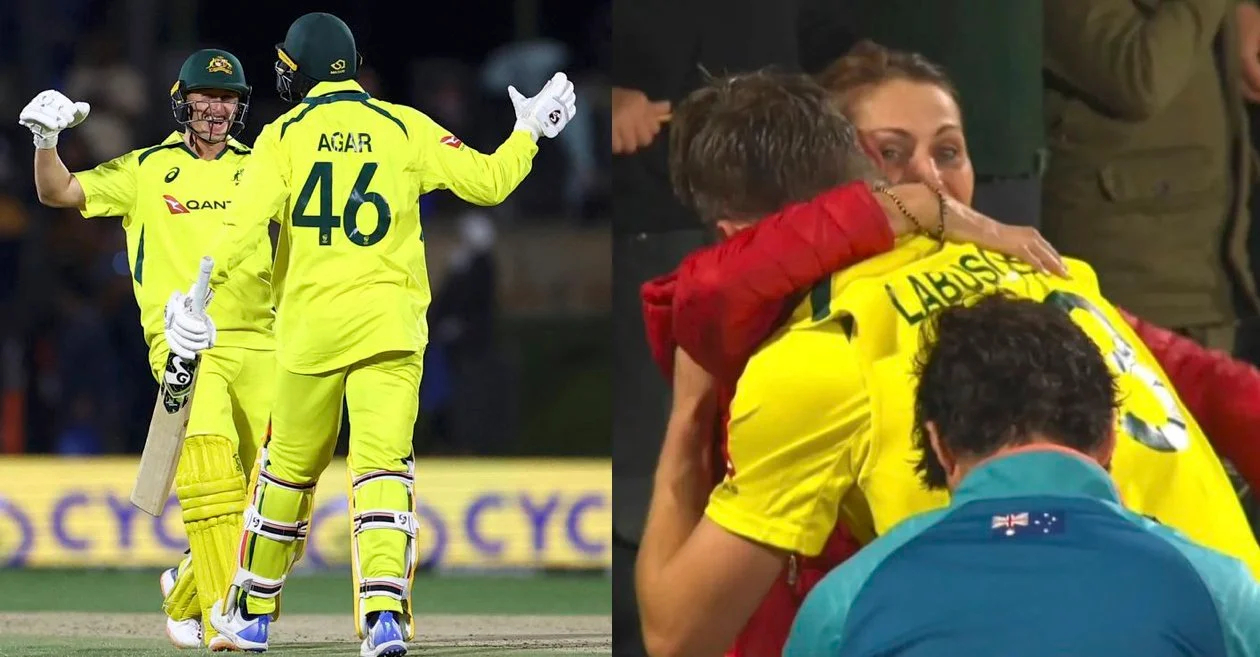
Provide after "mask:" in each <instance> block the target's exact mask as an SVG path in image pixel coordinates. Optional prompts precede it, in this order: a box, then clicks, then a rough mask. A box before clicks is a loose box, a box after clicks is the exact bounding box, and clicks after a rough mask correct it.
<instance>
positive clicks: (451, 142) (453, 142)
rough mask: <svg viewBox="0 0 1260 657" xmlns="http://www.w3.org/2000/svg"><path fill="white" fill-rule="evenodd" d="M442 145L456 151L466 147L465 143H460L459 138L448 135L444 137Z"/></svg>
mask: <svg viewBox="0 0 1260 657" xmlns="http://www.w3.org/2000/svg"><path fill="white" fill-rule="evenodd" d="M442 143H443V144H446V145H447V146H450V147H451V148H455V149H459V148H463V146H464V142H462V141H460V140H459V137H456V136H455V135H447V136H445V137H443V138H442Z"/></svg>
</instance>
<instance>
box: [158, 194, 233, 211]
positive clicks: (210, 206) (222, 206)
mask: <svg viewBox="0 0 1260 657" xmlns="http://www.w3.org/2000/svg"><path fill="white" fill-rule="evenodd" d="M162 200H163V201H166V209H167V210H169V211H170V213H171V214H188V213H189V212H192V211H193V210H226V209H227V207H228V204H229V203H231V201H198V200H197V199H193V200H191V201H188V202H187V203H181V202H180V201H179V199H177V198H175V197H174V196H171V195H170V194H163V195H162Z"/></svg>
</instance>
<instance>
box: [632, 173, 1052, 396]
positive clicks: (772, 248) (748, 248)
mask: <svg viewBox="0 0 1260 657" xmlns="http://www.w3.org/2000/svg"><path fill="white" fill-rule="evenodd" d="M891 192H892V195H888V194H883V193H872V192H871V190H870V188H869V187H867V186H866V185H865V184H864V183H850V184H848V185H844V186H841V187H837V188H835V189H832V190H829V191H827V192H824V193H823V194H821V195H819V196H818V197H816V198H814V199H813V200H811V201H808V202H806V203H799V204H796V205H793V206H791V207H789V208H786V209H784V210H783V211H781V212H779V213H778V214H775V215H771V216H769V217H767V218H765V219H762V220H761V221H759V222H758V223H757V224H756V225H754V226H752V227H750V228H747V229H745V230H743V231H740V232H739V233H738V234H736V235H735V236H734V237H732V238H731V239H729V240H727V241H725V242H723V243H720V244H717V245H715V246H712V247H709V248H707V249H702V250H700V251H697V252H695V253H693V254H691V255H690V256H688V257H687V259H686V260H684V261H683V263H682V265H681V266H680V267H679V268H678V270H677V271H676V272H675V274H674V278H673V279H668V278H667V277H663V278H660V279H656V280H654V281H651V282H649V283H648V284H647V285H645V286H644V287H643V289H642V290H641V296H642V299H643V302H644V313H645V316H647V315H653V314H654V315H657V316H658V317H657V319H656V320H652V319H651V318H649V320H648V321H649V322H651V321H658V322H659V321H661V320H660V318H659V315H660V313H661V301H662V298H663V297H664V295H665V294H666V293H667V292H668V291H669V290H671V289H672V294H673V297H672V299H673V301H672V308H671V312H672V318H671V321H670V325H671V329H672V332H673V338H674V339H675V340H676V341H677V343H678V345H679V346H681V347H682V348H683V349H685V350H687V352H688V353H689V354H691V355H692V357H693V358H695V359H696V362H698V363H700V365H701V366H702V367H704V368H705V369H706V370H708V371H709V372H711V373H713V374H714V375H715V376H717V377H718V379H719V381H722V382H724V383H730V382H733V381H734V380H735V379H736V378H738V376H739V372H740V370H741V369H742V368H743V365H744V362H745V361H746V360H747V359H748V356H749V355H750V354H751V353H752V351H753V350H754V349H755V348H756V347H757V345H759V344H761V342H762V341H763V340H765V339H766V337H768V336H769V334H770V333H771V332H772V331H773V330H774V328H775V326H776V324H777V323H778V321H779V319H780V318H781V316H782V313H783V312H784V304H785V302H786V301H787V300H788V299H789V298H790V297H791V296H792V295H793V294H794V293H796V292H798V291H800V290H804V289H807V288H808V287H810V286H811V285H813V284H814V283H816V282H817V281H818V280H820V279H821V278H822V277H823V276H825V275H826V274H829V273H831V272H835V271H840V270H842V269H845V268H846V267H849V266H852V265H854V264H856V263H858V262H861V261H863V260H865V259H867V258H870V257H872V256H875V255H878V254H880V253H883V252H885V251H888V250H890V249H891V248H892V246H893V241H894V239H895V238H896V237H900V236H902V235H907V234H910V233H913V232H916V231H919V230H924V229H926V230H928V231H929V232H932V231H936V230H939V229H940V226H941V201H940V198H939V197H938V196H937V195H936V194H935V193H934V192H932V191H931V190H930V189H928V188H927V187H926V186H925V185H921V184H907V185H898V186H896V187H893V188H892V189H891ZM946 203H947V205H946V208H947V209H946V211H945V221H944V231H945V237H946V238H947V239H950V240H951V241H956V242H966V243H973V244H977V245H979V246H983V247H986V248H989V249H993V250H996V251H999V252H1002V253H1006V254H1009V255H1014V256H1016V257H1019V258H1022V259H1023V260H1025V261H1027V262H1029V263H1031V264H1033V265H1035V266H1037V267H1039V268H1040V269H1042V270H1043V271H1047V272H1050V273H1055V274H1064V273H1066V269H1064V267H1063V264H1062V261H1061V259H1060V258H1059V256H1058V253H1057V252H1055V251H1054V249H1053V248H1052V247H1051V246H1050V245H1049V243H1047V242H1046V241H1045V240H1044V239H1043V238H1042V237H1041V235H1040V233H1038V232H1037V231H1036V230H1034V229H1031V228H1024V227H1015V226H1004V225H1002V224H999V223H997V222H995V221H994V220H992V219H990V218H988V217H986V216H984V215H982V214H979V213H977V212H975V211H974V210H972V209H971V208H968V207H966V206H964V205H962V204H961V203H958V202H956V201H954V200H953V199H948V198H947V199H946ZM911 216H913V217H915V218H916V219H915V220H914V221H912V220H911V219H910V217H911ZM670 280H672V284H670V283H669V281H670ZM671 285H672V287H671ZM651 331H652V327H651V326H649V335H651ZM653 353H654V354H657V355H663V354H667V353H669V352H668V351H664V350H659V349H656V348H654V349H653ZM658 362H659V358H658Z"/></svg>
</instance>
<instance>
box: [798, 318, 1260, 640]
mask: <svg viewBox="0 0 1260 657" xmlns="http://www.w3.org/2000/svg"><path fill="white" fill-rule="evenodd" d="M927 335H930V336H934V340H933V341H932V342H929V343H925V345H926V346H925V349H924V351H923V352H922V353H921V355H920V358H919V360H918V363H919V376H920V380H919V385H918V393H917V397H916V401H915V416H916V417H915V426H916V441H917V443H918V446H919V447H920V448H921V449H922V452H923V454H922V458H921V460H920V462H919V464H918V468H917V469H918V471H919V473H920V475H921V478H922V479H923V482H924V483H925V484H926V485H927V486H928V487H930V488H943V487H948V488H949V489H950V490H951V491H952V492H953V500H952V503H951V504H950V506H949V507H947V508H945V509H942V510H939V511H932V512H929V513H925V514H921V515H918V516H914V517H912V518H910V519H909V520H906V521H905V522H903V523H901V524H900V525H898V526H896V527H894V528H893V529H892V530H891V531H890V532H888V533H887V534H885V535H884V536H883V537H881V538H879V539H877V540H876V541H874V542H873V543H871V544H870V545H868V546H867V547H866V548H865V549H863V550H862V551H861V552H860V553H858V555H857V556H855V557H853V558H851V559H850V560H849V561H847V562H845V563H844V564H843V565H841V566H840V567H839V568H837V569H836V570H835V571H833V572H832V573H831V574H830V575H828V576H827V577H826V579H824V580H823V581H822V582H821V583H820V584H819V585H818V586H817V587H816V588H815V589H814V590H813V591H812V592H811V593H810V595H809V597H808V598H807V599H806V601H805V604H804V606H803V607H802V609H801V612H800V614H799V615H798V616H797V619H796V621H795V623H794V625H793V628H792V634H791V636H790V638H789V639H788V644H787V648H786V649H785V651H784V655H785V657H814V656H819V655H828V656H831V657H836V656H841V655H843V656H849V655H854V656H859V655H969V656H970V657H983V656H985V655H1009V654H1019V655H1023V656H1025V657H1029V656H1032V657H1036V656H1039V655H1046V656H1049V655H1065V654H1071V655H1074V656H1076V657H1089V656H1094V655H1097V656H1099V657H1101V656H1104V655H1144V656H1146V657H1154V656H1162V655H1168V656H1172V655H1187V654H1191V655H1199V656H1201V657H1251V656H1254V655H1260V585H1258V584H1257V583H1256V581H1255V580H1254V579H1253V578H1252V577H1251V575H1250V573H1249V572H1248V571H1247V569H1246V567H1244V566H1243V564H1242V563H1241V562H1239V561H1237V560H1234V559H1232V558H1229V557H1226V556H1224V555H1222V554H1220V553H1217V552H1215V551H1212V550H1209V549H1207V548H1204V547H1201V546H1198V545H1196V544H1194V543H1191V542H1190V541H1189V540H1188V539H1186V538H1185V537H1184V536H1182V535H1180V534H1178V533H1177V532H1176V531H1174V530H1172V529H1169V528H1167V527H1164V526H1163V525H1160V524H1158V523H1157V522H1155V521H1153V520H1150V519H1148V518H1145V517H1142V516H1139V515H1137V514H1134V513H1132V512H1129V511H1127V510H1125V509H1124V508H1123V507H1122V506H1121V503H1120V499H1119V496H1118V495H1117V493H1116V488H1115V486H1114V484H1113V483H1112V480H1111V477H1110V476H1109V474H1108V472H1107V467H1108V466H1109V464H1110V461H1111V455H1112V452H1113V450H1114V449H1115V441H1116V434H1115V430H1114V427H1115V420H1116V418H1115V415H1114V411H1115V408H1116V387H1115V379H1114V378H1113V375H1112V374H1111V372H1110V370H1109V369H1108V366H1107V364H1106V362H1105V361H1104V360H1103V357H1102V355H1101V354H1100V353H1099V351H1098V349H1097V347H1095V346H1094V344H1093V343H1092V342H1091V341H1090V339H1089V337H1088V336H1087V335H1086V334H1085V333H1084V331H1083V330H1081V329H1080V328H1079V327H1078V326H1077V325H1076V324H1074V323H1073V322H1072V321H1071V320H1070V319H1068V316H1067V314H1066V313H1063V312H1062V311H1061V310H1059V309H1057V308H1055V307H1053V306H1051V305H1047V304H1042V303H1036V302H1033V301H1027V300H1019V299H1012V298H1008V297H1003V296H992V297H987V298H985V299H983V300H981V301H980V302H979V303H977V304H976V305H974V306H972V307H954V308H950V309H947V310H944V311H942V312H940V313H939V314H938V315H937V316H936V318H935V320H934V325H933V327H932V329H931V330H930V332H929V333H928V334H927Z"/></svg>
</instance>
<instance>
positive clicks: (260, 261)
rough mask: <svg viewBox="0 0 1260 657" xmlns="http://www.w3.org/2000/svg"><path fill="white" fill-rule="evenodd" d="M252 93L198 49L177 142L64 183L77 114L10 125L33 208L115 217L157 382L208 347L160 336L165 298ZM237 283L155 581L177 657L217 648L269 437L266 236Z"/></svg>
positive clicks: (181, 274) (72, 108)
mask: <svg viewBox="0 0 1260 657" xmlns="http://www.w3.org/2000/svg"><path fill="white" fill-rule="evenodd" d="M249 97H250V87H249V85H248V84H247V83H246V82H245V71H244V70H243V69H242V68H241V63H240V61H239V60H238V59H237V58H236V56H234V55H233V54H232V53H229V52H227V51H224V50H216V49H208V50H199V51H197V52H195V53H193V54H192V55H189V57H188V59H187V60H185V61H184V64H183V66H182V67H181V68H180V71H179V78H178V79H177V80H176V81H175V84H174V86H173V87H171V93H170V102H171V109H172V111H173V112H174V115H175V121H176V122H177V123H178V124H179V126H180V127H181V128H182V132H172V133H171V135H170V136H169V137H167V138H166V139H165V140H163V141H162V142H161V143H159V144H157V145H155V146H152V147H149V148H143V149H139V150H134V151H131V152H130V153H126V154H124V155H122V156H119V157H117V158H115V159H113V160H110V161H108V162H105V163H104V164H101V165H99V166H97V167H96V168H94V169H90V170H88V171H79V172H76V173H71V172H70V171H69V170H67V168H66V165H65V164H64V163H63V162H62V161H61V158H60V156H59V155H58V154H57V137H58V134H59V133H60V132H61V131H62V130H65V129H67V128H72V127H74V126H76V125H78V124H79V123H81V122H83V120H84V119H86V118H87V116H88V112H89V110H90V107H89V106H88V104H87V103H83V102H72V101H71V100H70V99H69V98H67V97H66V96H64V95H63V94H62V93H61V92H58V91H55V90H48V91H44V92H42V93H40V94H39V95H37V96H36V97H35V98H34V99H33V100H32V101H31V102H30V104H28V105H27V106H26V108H25V109H23V110H22V114H21V119H20V123H21V124H22V125H24V126H26V127H27V128H29V129H30V130H31V132H32V133H33V134H34V140H35V186H36V188H37V190H38V192H39V200H40V202H42V203H43V204H44V205H47V206H50V207H56V208H78V209H79V211H80V212H82V213H83V216H84V217H122V226H123V230H124V231H126V234H127V256H128V260H129V262H130V265H131V275H132V279H133V281H134V286H133V287H134V290H135V296H136V303H137V304H138V305H139V307H140V320H141V324H142V326H143V328H144V339H145V342H146V343H147V344H148V346H149V365H150V368H151V370H152V372H153V375H154V377H155V378H157V379H158V380H159V381H160V380H161V376H162V373H163V372H164V370H165V369H166V366H167V358H168V356H169V355H170V354H171V353H172V352H173V353H174V354H176V355H178V356H181V357H183V358H186V359H191V358H193V356H194V355H195V353H196V351H195V350H196V349H199V348H205V347H207V346H209V344H210V343H211V342H215V340H214V338H215V337H216V336H212V335H210V336H207V335H202V336H193V337H192V339H190V340H189V339H185V340H174V341H170V343H169V348H168V341H167V340H164V339H162V335H163V331H164V327H165V326H166V325H168V324H169V323H170V322H171V321H173V320H174V319H175V318H176V313H175V306H173V305H171V304H169V303H168V301H175V302H179V301H180V298H179V297H178V295H171V294H170V291H171V290H173V289H175V288H176V287H178V286H180V285H182V284H184V282H185V281H188V280H189V277H190V276H195V275H196V272H197V260H198V258H200V257H201V256H202V255H203V254H204V250H205V245H206V244H208V243H209V242H211V241H212V240H213V239H214V238H215V237H216V236H217V235H218V234H219V232H220V230H221V228H222V226H223V220H224V217H225V216H226V214H227V211H228V207H229V203H231V198H232V193H233V192H234V191H235V189H236V187H237V185H238V184H239V182H240V178H241V173H242V171H244V169H245V166H246V163H247V162H248V161H249V159H250V149H249V147H247V146H245V145H244V144H242V143H241V142H239V141H237V140H236V139H235V138H234V137H233V136H234V135H235V134H237V133H238V132H239V131H240V130H241V128H243V127H244V125H245V117H246V114H247V112H248V110H249ZM237 273H238V274H239V276H238V283H239V284H238V285H235V286H234V287H232V288H230V289H224V290H222V291H221V293H220V294H218V295H217V296H216V297H215V298H214V299H213V305H212V307H213V308H214V310H215V312H216V314H217V315H219V316H220V317H222V318H223V319H222V321H221V322H220V323H219V324H218V326H217V346H215V348H213V349H210V350H209V351H206V352H205V353H204V354H203V355H202V360H201V364H200V370H199V375H198V380H197V386H196V390H195V392H194V397H193V402H192V407H191V413H190V416H189V420H188V431H187V434H186V440H185V442H184V444H183V447H182V452H181V455H180V461H179V467H178V469H177V470H176V475H175V495H176V497H177V498H178V499H179V504H180V509H181V510H182V513H183V522H184V531H185V532H186V534H187V536H188V543H189V548H190V550H189V551H190V557H188V558H185V559H184V561H183V562H182V563H181V564H180V565H179V566H178V567H177V568H171V569H169V570H167V571H165V572H164V573H163V574H162V577H161V586H162V593H163V598H164V601H163V605H162V607H163V610H164V611H165V612H166V614H167V616H168V618H167V636H168V637H170V639H171V642H172V643H174V644H175V645H176V646H178V647H181V648H195V647H200V646H201V645H202V642H203V629H204V641H205V643H206V645H208V646H210V648H211V649H220V648H221V647H222V644H223V640H222V639H221V638H220V637H217V636H216V633H215V632H214V630H213V628H210V627H204V628H203V625H202V619H203V618H205V617H207V614H208V613H209V610H210V607H211V605H213V604H214V602H215V600H217V599H219V597H221V596H222V594H223V591H224V590H226V589H227V586H228V584H229V583H230V582H231V578H232V573H233V572H234V571H235V557H236V540H237V538H238V536H239V535H240V531H241V519H242V513H243V512H244V510H245V503H246V489H245V485H246V476H245V472H244V470H243V468H242V463H248V464H252V463H253V462H254V458H255V454H256V453H257V451H258V446H259V443H260V442H261V440H262V436H263V434H264V433H265V432H266V430H267V422H268V417H269V413H270V410H271V402H272V379H273V377H274V369H275V366H274V362H275V361H274V356H275V354H274V343H273V336H272V324H273V321H274V312H273V311H272V303H271V243H270V240H269V239H268V237H267V235H266V232H265V231H263V232H261V233H258V234H253V235H251V236H250V239H249V240H248V241H247V242H242V243H241V254H240V256H239V261H238V264H237Z"/></svg>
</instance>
